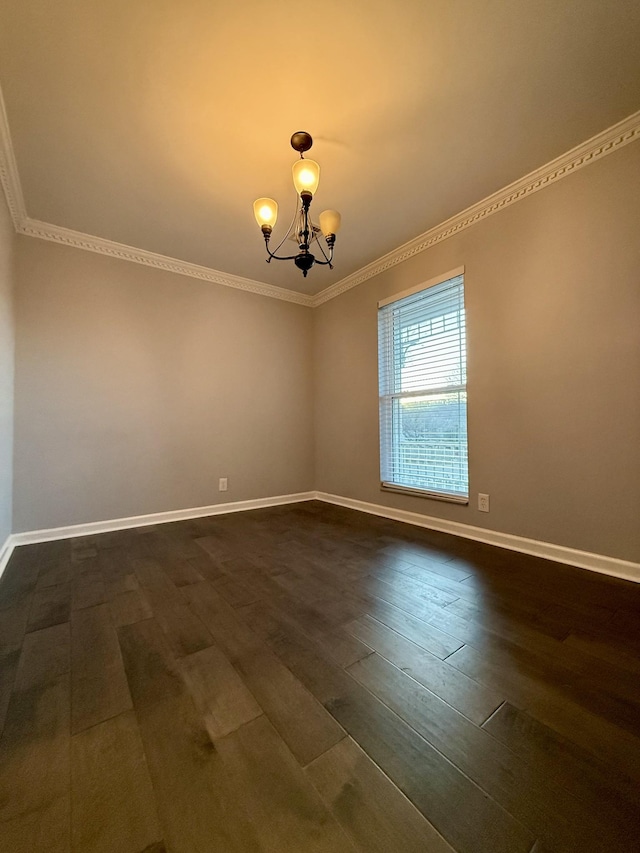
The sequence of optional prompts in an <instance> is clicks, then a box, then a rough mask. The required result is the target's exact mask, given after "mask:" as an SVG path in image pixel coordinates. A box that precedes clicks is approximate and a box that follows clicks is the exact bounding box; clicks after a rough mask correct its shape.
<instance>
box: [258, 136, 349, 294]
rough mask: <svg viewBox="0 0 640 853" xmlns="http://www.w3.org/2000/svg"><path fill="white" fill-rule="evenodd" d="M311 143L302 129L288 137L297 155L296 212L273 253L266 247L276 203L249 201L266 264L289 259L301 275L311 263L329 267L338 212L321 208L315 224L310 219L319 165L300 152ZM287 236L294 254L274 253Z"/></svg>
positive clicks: (276, 213)
mask: <svg viewBox="0 0 640 853" xmlns="http://www.w3.org/2000/svg"><path fill="white" fill-rule="evenodd" d="M312 145H313V139H312V138H311V136H310V135H309V134H308V133H307V132H306V131H304V130H299V131H297V132H296V133H294V134H293V136H292V137H291V147H292V148H293V149H294V150H295V151H298V152H299V154H300V159H299V160H296V162H295V163H294V164H293V185H294V187H295V188H296V192H297V193H298V196H299V198H300V204H299V205H298V204H297V202H296V212H295V214H294V216H293V220H292V221H291V225H290V226H289V230H288V231H287V233H286V234H285V235H284V237H283V238H282V240H281V241H280V243H279V244H278V246H277V247H276V250H275V252H272V251H271V249H270V248H269V240H270V239H271V232H272V231H273V227H274V225H275V224H276V219H277V218H278V205H277V203H276V202H275V201H274V200H273V199H272V198H259V199H257V200H256V201H254V203H253V213H254V215H255V217H256V222H257V223H258V225H259V226H260V228H261V230H262V233H263V235H264V243H265V246H266V249H267V255H268V256H269V257H268V258H267V263H268V264H269V263H271V261H272V260H273V259H274V258H275V260H276V261H293V262H294V263H295V265H296V266H297V267H298V269H300V270H302V275H303V276H304V277H305V278H306V276H307V273H308V272H309V270H310V269H311V267H312V266H313V265H314V264H322V265H323V266H328V267H329V269H333V263H332V261H333V247H334V244H335V242H336V234H337V233H338V230H339V228H340V214H339V213H338V211H337V210H323V211H322V213H321V214H320V216H319V217H318V221H319V226H318V225H314V224H313V222H312V221H311V216H310V214H309V208H310V207H311V200H312V199H313V195H314V193H315V192H316V190H317V189H318V183H319V181H320V166H318V164H317V163H316V162H315V160H306V159H305V156H304V152H305V151H308V150H309V149H310V148H311V146H312ZM320 232H322V235H323V236H324V239H325V242H326V245H327V251H326V252H325V250H324V248H323V246H322V243H321V242H320V239H319V235H320ZM287 239H291V240H293V241H294V242H296V243H297V244H298V249H299V251H298V253H297V254H295V255H285V256H281V255H278V254H277V253H278V251H279V250H280V249H281V248H282V244H283V243H284V242H285V240H287ZM314 242H315V244H316V246H317V247H318V248H319V249H320V252H321V253H322V257H323V258H324V260H320V259H319V258H317V257H315V255H313V254H312V253H311V250H310V249H311V245H312V244H313V243H314Z"/></svg>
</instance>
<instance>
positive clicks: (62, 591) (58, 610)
mask: <svg viewBox="0 0 640 853" xmlns="http://www.w3.org/2000/svg"><path fill="white" fill-rule="evenodd" d="M72 593H73V587H72V584H71V581H69V582H67V583H61V584H58V585H57V586H47V587H43V588H42V589H36V591H35V593H34V595H33V602H32V605H31V612H30V614H29V624H28V626H27V631H39V630H40V629H41V628H49V627H50V626H51V625H59V624H60V623H61V622H68V621H69V614H70V613H71V595H72Z"/></svg>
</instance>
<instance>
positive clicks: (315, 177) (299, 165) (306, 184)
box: [291, 157, 320, 195]
mask: <svg viewBox="0 0 640 853" xmlns="http://www.w3.org/2000/svg"><path fill="white" fill-rule="evenodd" d="M291 171H292V173H293V185H294V187H295V188H296V192H297V193H298V195H302V193H303V192H309V193H311V195H314V194H315V191H316V190H317V189H318V184H319V183H320V166H318V164H317V163H316V161H315V160H305V159H304V157H301V158H300V159H299V160H296V162H295V163H294V164H293V166H292V168H291Z"/></svg>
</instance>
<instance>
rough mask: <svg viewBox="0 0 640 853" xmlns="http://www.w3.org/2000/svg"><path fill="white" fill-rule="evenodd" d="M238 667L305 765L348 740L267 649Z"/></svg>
mask: <svg viewBox="0 0 640 853" xmlns="http://www.w3.org/2000/svg"><path fill="white" fill-rule="evenodd" d="M235 667H236V669H237V670H238V672H239V673H240V674H241V675H242V677H243V679H244V681H245V683H246V684H247V686H248V687H249V689H250V690H251V692H252V693H253V695H254V696H255V697H256V699H257V700H258V702H259V703H260V705H261V707H262V708H263V710H264V712H265V714H266V715H267V717H268V718H269V720H270V721H271V723H272V725H273V726H274V728H275V729H276V730H277V732H278V734H279V735H280V737H281V738H282V739H283V740H284V742H285V743H286V744H287V746H288V747H289V749H290V750H291V752H292V753H293V754H294V755H295V757H296V758H297V759H298V761H299V762H300V764H302V765H303V766H304V765H306V764H308V763H309V762H310V761H312V760H313V759H314V758H317V757H318V756H319V755H321V754H322V753H323V752H325V751H326V750H327V749H330V748H331V747H332V746H334V745H335V744H336V743H338V742H339V741H340V740H342V739H343V738H344V736H345V733H344V730H343V729H342V727H341V726H339V725H338V723H336V721H335V720H334V719H333V717H332V716H331V715H330V714H329V713H328V712H327V711H326V710H325V708H324V707H323V706H322V705H321V704H320V702H318V700H317V699H316V698H315V697H314V696H312V695H311V693H309V691H308V690H307V689H306V688H305V687H303V686H302V684H300V682H299V681H298V679H297V678H295V677H294V676H293V675H292V673H291V672H290V671H289V670H288V669H287V667H286V666H284V664H283V663H281V661H280V660H279V659H278V658H277V657H276V656H275V655H274V654H272V653H271V652H270V651H268V650H267V649H264V650H259V651H256V652H247V653H245V654H243V655H241V656H240V657H239V658H237V659H236V660H235Z"/></svg>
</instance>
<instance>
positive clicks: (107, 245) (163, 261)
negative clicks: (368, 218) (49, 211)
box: [17, 217, 312, 307]
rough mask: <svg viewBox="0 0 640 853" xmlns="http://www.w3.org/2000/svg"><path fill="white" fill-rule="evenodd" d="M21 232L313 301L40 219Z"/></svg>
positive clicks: (279, 296)
mask: <svg viewBox="0 0 640 853" xmlns="http://www.w3.org/2000/svg"><path fill="white" fill-rule="evenodd" d="M17 230H18V232H19V233H20V234H25V235H26V236H27V237H38V238H39V239H40V240H49V241H50V242H52V243H60V244H62V245H64V246H73V247H74V248H76V249H84V250H86V251H88V252H97V253H98V254H99V255H108V256H109V257H111V258H119V259H120V260H123V261H131V262H132V263H134V264H143V265H144V266H147V267H153V268H154V269H160V270H166V271H167V272H172V273H178V275H186V276H190V277H191V278H199V279H202V280H203V281H209V282H212V283H213V284H221V285H223V286H224V287H234V288H235V289H236V290H245V291H248V292H249V293H256V294H258V295H259V296H269V297H271V298H272V299H282V300H283V301H284V302H294V303H296V304H297V305H305V306H307V307H310V306H311V301H312V300H311V297H310V296H307V295H306V294H304V293H297V292H296V291H294V290H286V289H285V288H283V287H274V286H273V285H271V284H265V283H264V282H261V281H254V280H253V279H251V278H242V277H241V276H238V275H231V274H230V273H224V272H220V271H219V270H214V269H212V268H211V267H203V266H200V265H198V264H191V263H189V262H188V261H179V260H176V259H175V258H170V257H167V255H158V254H156V253H155V252H147V251H146V250H145V249H136V248H134V247H133V246H127V245H125V244H124V243H116V242H114V241H113V240H105V239H103V238H102V237H94V236H92V235H91V234H83V233H82V231H73V230H72V229H71V228H63V227H62V226H60V225H51V224H49V223H48V222H39V221H38V220H37V219H30V218H29V217H27V218H26V219H24V220H23V221H22V222H21V223H20V225H19V227H18V229H17Z"/></svg>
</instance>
